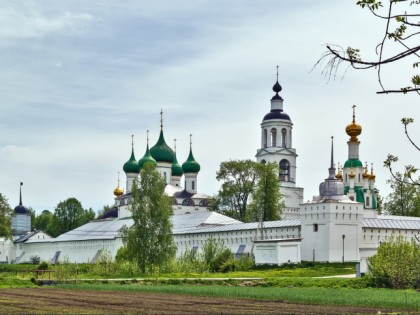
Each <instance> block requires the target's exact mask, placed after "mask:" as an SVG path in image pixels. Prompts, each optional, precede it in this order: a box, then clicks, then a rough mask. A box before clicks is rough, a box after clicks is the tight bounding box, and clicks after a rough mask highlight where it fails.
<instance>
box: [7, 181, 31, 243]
mask: <svg viewBox="0 0 420 315" xmlns="http://www.w3.org/2000/svg"><path fill="white" fill-rule="evenodd" d="M22 186H23V183H22V182H21V183H20V188H19V205H17V206H16V207H15V209H14V210H13V215H12V226H11V229H12V234H13V235H22V234H25V233H27V232H30V231H31V213H30V211H29V210H28V208H26V207H25V206H24V205H23V204H22Z"/></svg>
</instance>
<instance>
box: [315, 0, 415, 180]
mask: <svg viewBox="0 0 420 315" xmlns="http://www.w3.org/2000/svg"><path fill="white" fill-rule="evenodd" d="M356 4H357V5H358V6H360V7H361V8H362V9H367V10H369V11H370V13H371V14H372V15H373V16H374V17H375V18H377V19H380V20H383V21H384V26H385V29H384V34H383V36H382V38H381V39H380V40H379V43H378V44H377V45H375V46H374V48H373V50H374V51H375V53H376V56H377V57H376V60H373V61H368V60H367V59H365V58H362V57H361V50H360V49H357V48H352V47H348V48H347V49H344V48H342V47H340V46H337V45H327V46H326V47H327V51H326V52H325V53H324V54H323V55H322V56H321V58H320V59H319V60H318V62H317V63H316V64H315V66H314V68H315V67H316V66H318V65H322V64H324V61H326V65H325V68H324V69H323V71H322V72H323V74H325V75H326V76H328V77H329V78H331V76H334V77H335V76H336V74H337V71H338V68H339V67H340V66H341V65H347V66H348V67H352V68H354V69H372V68H373V69H376V71H377V74H378V82H379V85H380V88H381V90H380V91H378V92H377V93H378V94H383V93H385V94H388V93H403V94H407V93H417V94H418V95H420V75H419V74H418V73H417V74H411V78H410V80H407V81H405V83H403V84H404V86H403V87H400V88H393V89H388V88H385V85H384V84H383V82H384V80H383V79H382V74H383V71H384V70H391V71H392V69H391V68H390V67H389V65H391V64H396V63H400V62H403V61H408V62H409V63H408V64H409V65H410V67H412V68H413V69H414V70H413V73H415V71H417V69H418V68H419V66H420V45H419V43H420V23H419V21H418V18H420V12H419V10H418V6H419V5H420V1H413V0H389V1H388V2H387V5H386V7H384V4H383V2H382V1H379V0H359V1H357V3H356ZM415 19H417V20H415ZM385 56H386V57H385ZM409 72H412V71H408V69H407V73H409ZM410 81H411V82H410ZM401 122H402V124H403V125H404V131H405V134H406V136H407V138H408V140H409V141H410V143H411V144H412V145H413V146H414V148H415V149H416V150H417V151H420V147H419V146H417V145H416V144H415V142H414V141H413V140H412V139H411V137H410V136H409V134H408V131H407V126H408V125H409V124H410V123H413V122H414V120H413V119H412V118H402V119H401ZM396 161H398V157H397V156H394V155H392V154H389V155H388V157H387V159H386V160H385V162H384V166H385V167H387V168H388V169H389V171H390V173H391V175H392V176H393V177H394V179H395V180H399V179H398V178H397V177H396V176H395V173H394V172H393V170H392V164H393V163H394V162H396ZM416 172H417V168H416V167H414V166H413V165H407V166H405V170H404V176H403V177H404V179H405V181H404V182H410V181H411V184H412V185H417V186H420V181H419V180H414V179H413V177H414V175H415V174H416Z"/></svg>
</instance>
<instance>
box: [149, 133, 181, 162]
mask: <svg viewBox="0 0 420 315" xmlns="http://www.w3.org/2000/svg"><path fill="white" fill-rule="evenodd" d="M150 154H151V155H152V157H153V158H154V159H155V160H156V162H168V163H173V161H174V156H175V154H174V151H172V149H171V148H170V147H169V146H168V145H167V144H166V142H165V138H164V137H163V131H162V130H161V131H160V136H159V140H158V142H157V143H156V144H155V145H154V146H153V147H152V148H151V149H150Z"/></svg>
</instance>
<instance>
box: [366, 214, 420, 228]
mask: <svg viewBox="0 0 420 315" xmlns="http://www.w3.org/2000/svg"><path fill="white" fill-rule="evenodd" d="M362 227H365V228H376V229H399V230H420V218H416V217H403V216H394V215H379V216H378V217H377V218H366V219H363V223H362Z"/></svg>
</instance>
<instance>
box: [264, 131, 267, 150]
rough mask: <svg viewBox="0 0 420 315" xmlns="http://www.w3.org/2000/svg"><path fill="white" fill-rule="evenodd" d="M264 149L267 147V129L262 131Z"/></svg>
mask: <svg viewBox="0 0 420 315" xmlns="http://www.w3.org/2000/svg"><path fill="white" fill-rule="evenodd" d="M263 141H264V148H266V147H267V129H264V140H263Z"/></svg>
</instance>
